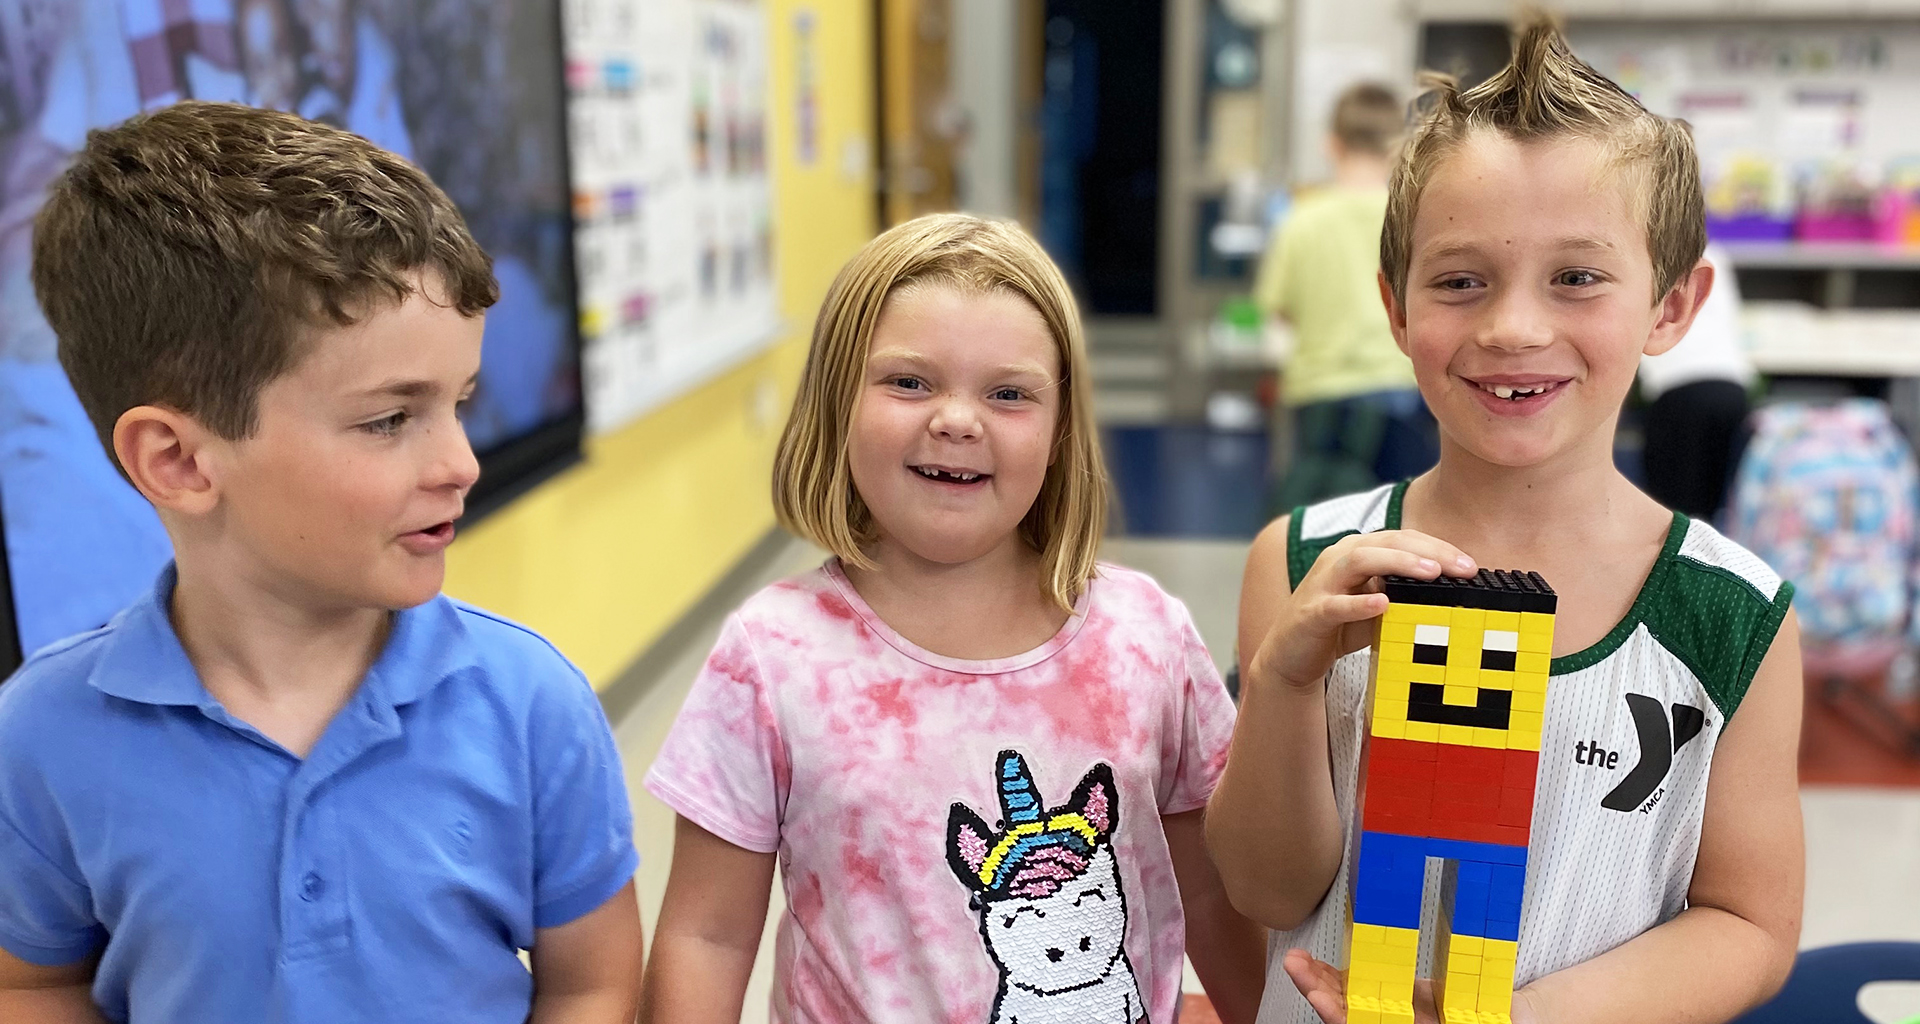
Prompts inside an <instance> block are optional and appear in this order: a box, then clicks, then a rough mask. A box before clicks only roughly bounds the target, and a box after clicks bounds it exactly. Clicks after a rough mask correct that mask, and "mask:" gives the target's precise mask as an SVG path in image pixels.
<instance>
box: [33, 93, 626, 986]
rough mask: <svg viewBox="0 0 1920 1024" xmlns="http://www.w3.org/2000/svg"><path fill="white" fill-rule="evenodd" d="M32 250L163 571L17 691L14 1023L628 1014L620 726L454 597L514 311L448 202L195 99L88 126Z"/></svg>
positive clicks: (49, 653)
mask: <svg viewBox="0 0 1920 1024" xmlns="http://www.w3.org/2000/svg"><path fill="white" fill-rule="evenodd" d="M33 256H34V266H33V279H34V286H35V289H36V291H37V293H38V295H39V298H40V302H41V304H42V306H43V307H44V308H45V310H46V313H47V319H48V322H49V323H50V324H52V326H53V328H54V331H55V332H56V334H57V335H58V337H59V353H60V360H61V363H62V364H63V365H64V366H65V368H66V370H67V373H68V376H69V377H71V378H72V380H73V384H74V390H75V391H76V393H77V394H78V395H79V396H80V400H81V403H82V404H83V405H84V406H85V407H86V410H87V413H88V415H89V416H90V417H91V418H92V419H93V422H94V423H95V425H96V426H97V427H98V429H99V431H100V435H101V439H102V441H103V442H104V443H105V444H106V446H107V450H108V451H109V452H110V453H111V454H112V456H113V458H114V460H115V462H116V464H117V465H118V466H119V467H120V469H121V470H122V472H123V473H125V475H126V476H127V478H128V479H129V480H130V481H132V483H133V484H134V486H135V487H137V488H139V490H140V492H141V493H142V494H143V495H145V496H146V497H147V498H148V499H149V500H150V501H152V502H153V504H154V506H155V507H156V508H157V509H158V510H159V513H160V517H161V519H162V521H163V522H164V523H165V525H166V528H167V531H168V533H169V534H170V535H171V537H172V539H173V544H174V551H175V562H174V564H173V565H172V566H169V567H168V569H167V570H166V571H165V572H164V573H163V574H162V575H161V577H160V579H159V580H158V581H157V582H156V583H155V585H154V589H153V591H152V594H151V595H150V596H148V597H147V598H145V599H144V600H141V601H140V602H138V603H136V604H134V605H133V606H132V607H130V608H128V609H126V610H125V611H123V612H122V613H121V614H120V615H118V616H117V617H115V619H114V620H113V621H112V622H111V623H109V624H108V625H107V626H105V627H104V628H102V629H99V630H95V631H94V632H91V633H87V634H84V635H81V636H78V637H74V638H72V639H69V640H66V641H64V642H62V643H58V644H55V645H53V646H52V647H49V648H47V649H45V650H43V651H41V652H39V653H38V654H36V655H35V656H34V657H33V658H32V659H30V660H29V661H28V662H27V663H26V665H25V666H23V667H22V668H21V669H20V671H19V673H18V674H17V675H16V676H15V677H14V678H13V679H12V680H11V681H9V682H7V683H6V684H5V685H4V686H0V1020H4V1021H35V1022H41V1021H60V1022H67V1021H99V1020H103V1019H104V1020H114V1021H128V1020H131V1021H153V1022H189V1021H190V1022H193V1024H225V1022H232V1024H263V1022H282V1021H284V1022H289V1024H296V1022H312V1024H348V1022H356V1021H380V1022H388V1021H391V1022H406V1024H416V1022H428V1021H446V1022H459V1024H477V1022H495V1021H497V1022H501V1024H507V1022H512V1024H520V1022H523V1021H528V1020H531V1021H533V1022H535V1024H549V1022H579V1024H587V1022H596V1024H597V1022H605V1024H614V1022H616V1021H619V1022H627V1021H631V1020H632V1019H633V1016H634V1012H635V1007H636V1005H637V1002H638V987H639V977H640V951H641V941H642V940H641V927H640V918H639V913H638V909H637V907H636V904H635V899H634V894H633V886H632V875H633V871H634V867H635V864H636V856H635V853H634V848H633V839H632V821H631V817H630V814H629V810H628V804H627V796H626V790H625V786H624V783H623V776H622V773H621V769H620V763H619V758H618V755H617V753H616V751H615V748H614V745H613V740H612V737H611V735H610V734H609V731H608V728H607V722H606V718H605V717H604V715H603V714H602V712H601V710H600V707H599V703H598V701H597V700H596V698H595V696H594V693H593V691H592V689H591V688H590V687H589V686H588V685H587V683H586V681H585V679H584V678H582V677H581V675H580V674H579V672H578V671H577V670H575V669H574V668H573V666H571V665H570V664H568V663H567V661H566V660H565V659H564V658H562V657H561V656H560V655H559V653H557V652H556V651H555V650H554V649H553V648H552V647H550V646H549V645H547V643H546V642H545V641H543V640H541V639H540V638H539V637H538V636H535V635H534V634H532V633H530V632H528V631H527V630H525V629H522V628H520V627H518V626H515V625H513V624H511V623H508V622H505V621H503V620H500V619H497V618H494V617H493V616H490V615H488V614H486V613H485V612H482V611H479V610H477V609H474V608H470V607H467V606H465V605H461V604H458V603H456V602H453V601H450V600H448V599H447V598H445V597H442V596H440V595H439V589H440V583H441V579H442V575H443V571H444V563H443V552H444V550H445V548H446V545H447V543H448V542H449V541H450V540H451V539H452V537H453V522H454V520H455V519H457V518H459V516H460V513H461V508H462V502H463V500H464V498H465V495H466V492H467V489H468V488H469V487H471V486H472V484H473V482H474V478H475V477H476V475H477V474H478V467H477V465H476V464H475V462H474V458H473V453H472V451H471V449H470V448H469V447H468V445H467V441H466V437H465V435H464V433H463V431H462V430H461V426H460V423H459V421H458V420H457V419H456V418H455V410H456V407H457V405H458V403H459V402H460V401H461V400H462V399H463V398H464V397H465V396H466V394H467V392H468V391H470V390H471V389H472V387H473V380H474V376H475V374H476V372H477V371H478V369H479V365H480V337H481V328H482V323H483V316H484V311H485V310H486V308H487V307H488V306H489V305H491V304H492V303H493V301H494V299H495V297H496V296H497V287H496V285H495V283H494V279H493V274H492V270H491V267H490V264H489V262H488V259H487V256H486V254H485V253H484V252H482V251H481V250H480V248H479V247H478V246H477V245H476V244H475V243H474V241H473V239H472V237H471V236H470V235H469V234H468V233H467V229H466V227H465V225H464V224H463V223H462V221H461V219H460V216H459V214H458V213H457V212H456V211H455V210H454V208H453V206H452V204H451V203H450V202H449V201H448V200H447V198H446V196H445V195H444V194H443V193H442V192H441V191H440V190H439V189H438V188H437V187H435V186H434V185H433V183H432V182H431V181H430V180H428V179H427V177H426V176H425V175H424V174H422V173H421V172H420V171H419V170H418V169H416V168H414V167H413V166H412V165H410V164H408V163H406V162H405V161H402V160H400V159H399V158H397V157H394V156H393V155H392V154H389V153H387V152H385V151H383V150H380V149H378V148H377V147H375V146H373V145H372V144H371V143H368V142H367V141H366V140H364V139H361V138H359V137H358V136H354V135H351V134H348V133H346V132H343V131H339V130H336V129H333V128H329V127H327V126H325V125H320V124H316V123H313V122H309V121H305V120H303V119H301V118H298V117H294V116H292V115H288V114H280V113H274V112H269V111H263V110H255V109H250V108H246V107H239V106H233V105H227V104H207V103H188V104H181V105H178V106H174V107H170V108H167V109H165V110H161V111H159V112H156V113H153V114H149V115H143V116H140V117H136V118H134V119H133V120H131V121H128V122H126V123H125V124H123V125H121V126H119V127H116V128H113V129H109V130H105V131H100V132H95V133H93V135H92V136H91V137H90V138H89V140H88V142H87V145H86V148H85V149H84V150H83V151H82V152H81V153H80V154H79V157H78V159H77V161H76V162H75V164H74V166H73V167H72V169H71V170H69V171H68V172H67V173H66V175H65V176H64V177H62V178H61V179H60V180H59V181H58V182H57V183H56V184H55V186H54V188H53V190H52V193H51V195H50V197H49V199H48V201H47V204H46V206H45V207H44V209H43V210H42V212H41V214H40V218H39V221H38V224H37V225H36V232H35V238H34V254H33ZM521 949H528V950H530V951H531V954H530V962H531V965H532V971H531V974H529V972H528V970H527V968H526V967H524V966H523V965H522V963H521V961H520V959H519V956H518V953H519V951H520V950H521Z"/></svg>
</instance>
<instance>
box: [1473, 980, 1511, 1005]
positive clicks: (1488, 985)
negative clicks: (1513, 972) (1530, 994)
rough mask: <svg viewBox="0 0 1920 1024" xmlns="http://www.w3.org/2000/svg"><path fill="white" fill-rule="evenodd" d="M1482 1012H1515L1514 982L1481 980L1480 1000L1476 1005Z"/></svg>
mask: <svg viewBox="0 0 1920 1024" xmlns="http://www.w3.org/2000/svg"><path fill="white" fill-rule="evenodd" d="M1475 1006H1476V1008H1477V1009H1480V1010H1493V1011H1495V1012H1505V1013H1511V1012H1513V982H1511V981H1505V982H1503V981H1501V980H1499V979H1498V978H1481V979H1480V998H1479V1001H1478V1002H1477V1003H1476V1004H1475Z"/></svg>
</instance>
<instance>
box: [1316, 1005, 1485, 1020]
mask: <svg viewBox="0 0 1920 1024" xmlns="http://www.w3.org/2000/svg"><path fill="white" fill-rule="evenodd" d="M1348 1019H1349V1020H1351V1019H1352V1018H1351V1017H1349V1018H1348ZM1443 1019H1444V1020H1445V1021H1446V1024H1480V1014H1479V1012H1478V1011H1476V1010H1468V1009H1455V1008H1453V1007H1451V1006H1449V1007H1447V1011H1446V1014H1445V1017H1444V1018H1443Z"/></svg>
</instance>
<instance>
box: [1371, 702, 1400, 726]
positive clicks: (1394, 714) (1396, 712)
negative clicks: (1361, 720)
mask: <svg viewBox="0 0 1920 1024" xmlns="http://www.w3.org/2000/svg"><path fill="white" fill-rule="evenodd" d="M1373 717H1374V718H1375V719H1382V718H1384V719H1386V720H1388V721H1392V722H1404V721H1406V720H1407V702H1406V701H1404V700H1393V699H1391V698H1388V697H1378V698H1375V699H1374V702H1373Z"/></svg>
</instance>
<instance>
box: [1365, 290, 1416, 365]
mask: <svg viewBox="0 0 1920 1024" xmlns="http://www.w3.org/2000/svg"><path fill="white" fill-rule="evenodd" d="M1373 277H1374V280H1375V281H1376V282H1378V283H1379V285H1380V304H1381V305H1382V306H1385V307H1386V308H1387V328H1388V329H1389V330H1391V331H1393V343H1394V344H1395V345H1398V346H1400V354H1402V355H1407V354H1408V352H1407V311H1406V308H1405V307H1403V306H1402V305H1401V304H1400V301H1399V300H1398V299H1396V298H1394V297H1393V285H1392V284H1391V283H1389V282H1388V281H1387V272H1386V271H1384V270H1380V271H1375V272H1374V275H1373Z"/></svg>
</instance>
